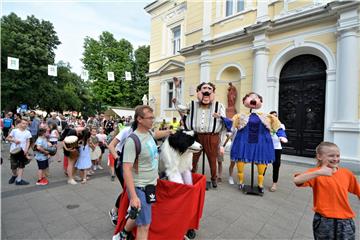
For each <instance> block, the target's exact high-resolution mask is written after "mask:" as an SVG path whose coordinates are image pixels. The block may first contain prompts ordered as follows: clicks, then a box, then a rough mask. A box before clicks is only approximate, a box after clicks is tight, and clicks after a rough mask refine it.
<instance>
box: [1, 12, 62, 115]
mask: <svg viewBox="0 0 360 240" xmlns="http://www.w3.org/2000/svg"><path fill="white" fill-rule="evenodd" d="M59 44H60V41H59V39H58V37H57V35H56V32H55V30H54V27H53V25H52V23H50V22H49V21H44V20H41V21H40V20H39V19H37V18H35V16H29V17H27V19H26V20H22V19H21V18H20V17H18V16H17V15H16V14H15V13H11V14H9V15H8V16H3V17H2V18H1V48H2V49H1V50H2V51H1V78H2V81H1V105H2V109H12V110H13V109H15V108H16V106H18V105H19V104H20V103H27V104H28V105H29V107H30V108H34V107H35V106H40V107H42V106H43V107H44V108H45V109H46V110H52V96H53V92H54V91H56V90H55V88H56V78H55V77H51V76H48V75H47V66H48V64H51V63H54V59H55V53H54V50H55V49H56V48H57V46H58V45H59ZM7 57H15V58H19V62H20V64H19V65H20V67H19V70H18V71H14V70H8V69H7Z"/></svg>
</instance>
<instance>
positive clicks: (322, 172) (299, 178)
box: [293, 166, 334, 186]
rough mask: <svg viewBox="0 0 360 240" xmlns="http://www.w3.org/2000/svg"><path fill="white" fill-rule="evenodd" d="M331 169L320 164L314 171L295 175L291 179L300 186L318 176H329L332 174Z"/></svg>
mask: <svg viewBox="0 0 360 240" xmlns="http://www.w3.org/2000/svg"><path fill="white" fill-rule="evenodd" d="M333 171H334V170H333V169H332V168H329V167H327V166H322V167H321V168H320V169H318V170H316V171H313V172H307V173H301V174H299V175H296V176H295V177H294V180H293V181H294V183H295V184H296V185H297V186H300V185H301V184H303V183H305V182H307V181H309V180H311V179H313V178H316V177H319V176H331V175H332V174H333Z"/></svg>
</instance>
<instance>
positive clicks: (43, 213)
mask: <svg viewBox="0 0 360 240" xmlns="http://www.w3.org/2000/svg"><path fill="white" fill-rule="evenodd" d="M1 147H2V157H3V159H4V163H3V165H2V166H1V238H2V239H111V237H112V234H113V230H114V227H113V226H112V225H111V223H110V220H109V216H108V211H109V209H110V208H111V207H112V206H113V205H114V202H115V199H116V196H117V195H118V194H119V192H121V187H120V184H119V183H118V182H117V181H115V182H111V181H110V175H109V173H108V170H107V168H105V170H100V171H99V170H98V171H96V174H95V175H94V176H93V177H91V180H89V181H88V183H86V184H77V185H68V184H67V183H66V178H65V176H64V171H63V169H62V163H59V162H52V163H51V165H50V174H51V175H50V177H49V182H50V183H49V185H48V186H36V185H35V182H36V171H37V164H36V162H35V161H32V162H31V163H30V164H29V165H28V166H27V167H26V169H25V174H24V179H26V180H29V181H30V185H27V186H16V185H14V184H11V185H10V184H8V179H9V177H10V176H11V172H10V162H9V161H8V149H9V145H8V144H3V145H2V146H1ZM105 155H106V156H107V152H106V154H105ZM106 156H104V159H103V163H104V164H103V165H104V166H105V165H106ZM291 159H292V157H291V156H284V157H283V163H282V165H281V169H280V179H279V183H278V191H276V192H269V191H268V188H269V187H270V185H271V176H272V174H271V172H272V167H271V166H269V167H268V170H267V173H266V176H265V187H266V191H265V194H264V196H263V197H259V196H252V195H245V194H243V193H241V192H240V191H239V190H238V189H237V186H236V185H229V184H228V182H227V178H228V171H227V169H228V165H229V157H228V156H227V157H225V162H224V171H223V172H224V174H223V175H224V176H223V182H222V183H220V184H219V186H218V188H217V189H210V190H209V191H207V192H206V196H205V206H204V212H203V217H202V220H201V225H200V229H199V230H198V231H197V232H196V234H197V235H196V238H195V239H312V218H313V212H312V209H311V208H312V192H311V189H310V188H296V187H295V186H294V184H293V183H292V180H291V179H292V175H293V174H294V173H295V172H301V171H304V170H306V169H307V168H309V167H310V165H309V164H312V163H313V160H312V159H305V158H296V161H291ZM294 159H295V158H294ZM206 168H208V165H206ZM199 169H201V166H200V167H199ZM353 170H356V169H353ZM208 176H209V174H208ZM234 177H235V172H234ZM246 178H247V182H248V183H249V182H250V165H246ZM255 179H256V178H255ZM255 181H256V180H255ZM350 200H351V206H352V208H353V209H354V210H355V211H356V212H357V215H359V214H360V203H359V202H360V201H359V200H358V199H357V197H355V196H353V195H350ZM355 221H356V228H357V238H356V239H359V231H360V224H359V217H357V218H356V219H355Z"/></svg>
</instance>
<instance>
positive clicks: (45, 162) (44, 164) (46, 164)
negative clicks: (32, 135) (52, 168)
mask: <svg viewBox="0 0 360 240" xmlns="http://www.w3.org/2000/svg"><path fill="white" fill-rule="evenodd" d="M36 161H37V164H38V167H39V170H44V169H47V168H48V167H49V159H46V160H42V161H39V160H36Z"/></svg>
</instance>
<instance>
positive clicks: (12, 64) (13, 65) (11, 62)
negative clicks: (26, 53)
mask: <svg viewBox="0 0 360 240" xmlns="http://www.w3.org/2000/svg"><path fill="white" fill-rule="evenodd" d="M7 67H8V69H12V70H19V59H18V58H13V57H8V62H7Z"/></svg>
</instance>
